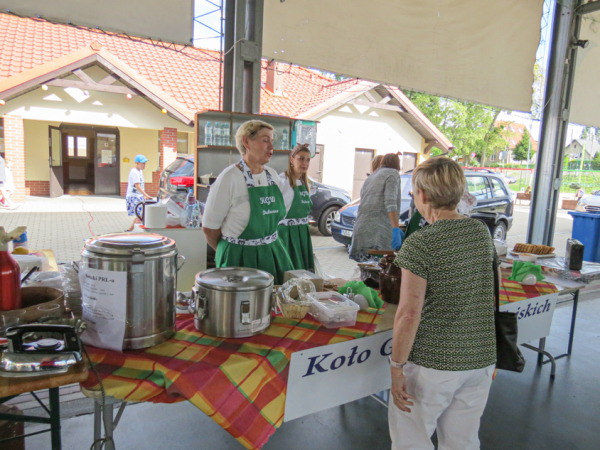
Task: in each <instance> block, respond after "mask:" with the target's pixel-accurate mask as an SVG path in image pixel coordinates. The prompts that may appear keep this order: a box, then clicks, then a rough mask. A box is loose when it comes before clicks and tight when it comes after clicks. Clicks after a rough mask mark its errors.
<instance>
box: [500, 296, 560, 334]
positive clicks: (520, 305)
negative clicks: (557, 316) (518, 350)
mask: <svg viewBox="0 0 600 450" xmlns="http://www.w3.org/2000/svg"><path fill="white" fill-rule="evenodd" d="M557 299H558V294H549V295H543V296H541V297H535V298H532V299H529V300H521V301H520V302H515V303H508V304H506V305H502V306H500V311H507V312H514V313H517V318H518V319H519V338H518V341H517V343H518V344H523V343H525V342H531V341H535V340H536V339H541V338H543V337H546V336H548V335H549V334H550V327H551V325H552V317H553V316H554V308H555V307H556V300H557Z"/></svg>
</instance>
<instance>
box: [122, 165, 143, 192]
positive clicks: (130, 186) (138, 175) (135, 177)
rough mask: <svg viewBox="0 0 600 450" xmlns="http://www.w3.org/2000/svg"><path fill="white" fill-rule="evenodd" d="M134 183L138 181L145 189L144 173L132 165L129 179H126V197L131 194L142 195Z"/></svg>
mask: <svg viewBox="0 0 600 450" xmlns="http://www.w3.org/2000/svg"><path fill="white" fill-rule="evenodd" d="M136 183H139V184H140V186H141V188H142V189H145V187H144V173H143V172H142V171H141V170H137V169H136V168H135V167H134V168H133V169H131V172H129V180H128V181H127V193H126V194H125V196H126V197H130V196H132V195H136V196H140V195H142V193H141V192H139V191H138V190H137V189H136V188H135V185H136Z"/></svg>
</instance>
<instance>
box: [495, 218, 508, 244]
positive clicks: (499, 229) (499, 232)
mask: <svg viewBox="0 0 600 450" xmlns="http://www.w3.org/2000/svg"><path fill="white" fill-rule="evenodd" d="M506 233H507V230H506V224H505V223H504V222H498V223H496V226H495V227H494V235H493V236H492V239H500V240H502V241H505V240H506Z"/></svg>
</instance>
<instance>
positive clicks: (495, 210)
mask: <svg viewBox="0 0 600 450" xmlns="http://www.w3.org/2000/svg"><path fill="white" fill-rule="evenodd" d="M465 175H466V177H467V187H468V189H469V192H470V193H471V194H473V195H474V196H475V198H477V206H476V207H475V208H473V211H471V217H473V218H475V219H479V220H481V221H482V222H484V223H485V224H486V225H487V226H488V227H489V228H490V232H491V233H492V236H493V237H494V239H506V234H507V232H508V230H510V228H511V226H512V222H513V209H514V199H513V197H512V195H511V191H510V190H509V189H508V186H507V184H506V182H505V181H504V179H503V178H502V177H500V176H498V175H497V174H494V173H490V172H483V171H473V172H465ZM400 179H401V192H402V196H401V206H400V223H405V222H406V221H407V220H408V210H409V208H410V200H411V198H410V195H409V192H410V191H411V190H412V173H405V174H402V175H401V176H400ZM359 205H360V199H358V200H355V201H353V202H352V203H350V204H349V205H346V206H345V207H343V208H342V209H340V210H339V212H338V213H337V214H336V215H335V218H334V221H333V223H332V224H331V232H332V235H333V239H335V240H336V241H337V242H339V243H341V244H344V245H350V243H351V242H352V233H353V230H354V222H356V216H357V214H358V206H359Z"/></svg>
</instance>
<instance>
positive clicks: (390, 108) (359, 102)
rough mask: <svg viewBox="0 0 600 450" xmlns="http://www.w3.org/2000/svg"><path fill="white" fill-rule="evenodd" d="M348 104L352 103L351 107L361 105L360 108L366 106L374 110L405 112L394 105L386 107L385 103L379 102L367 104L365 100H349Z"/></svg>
mask: <svg viewBox="0 0 600 450" xmlns="http://www.w3.org/2000/svg"><path fill="white" fill-rule="evenodd" d="M349 103H352V104H353V105H362V106H368V107H369V108H374V109H385V110H387V111H396V112H405V111H404V109H402V108H401V107H400V106H396V105H387V104H385V103H379V102H368V101H366V100H358V99H357V100H351V101H350V102H349Z"/></svg>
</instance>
